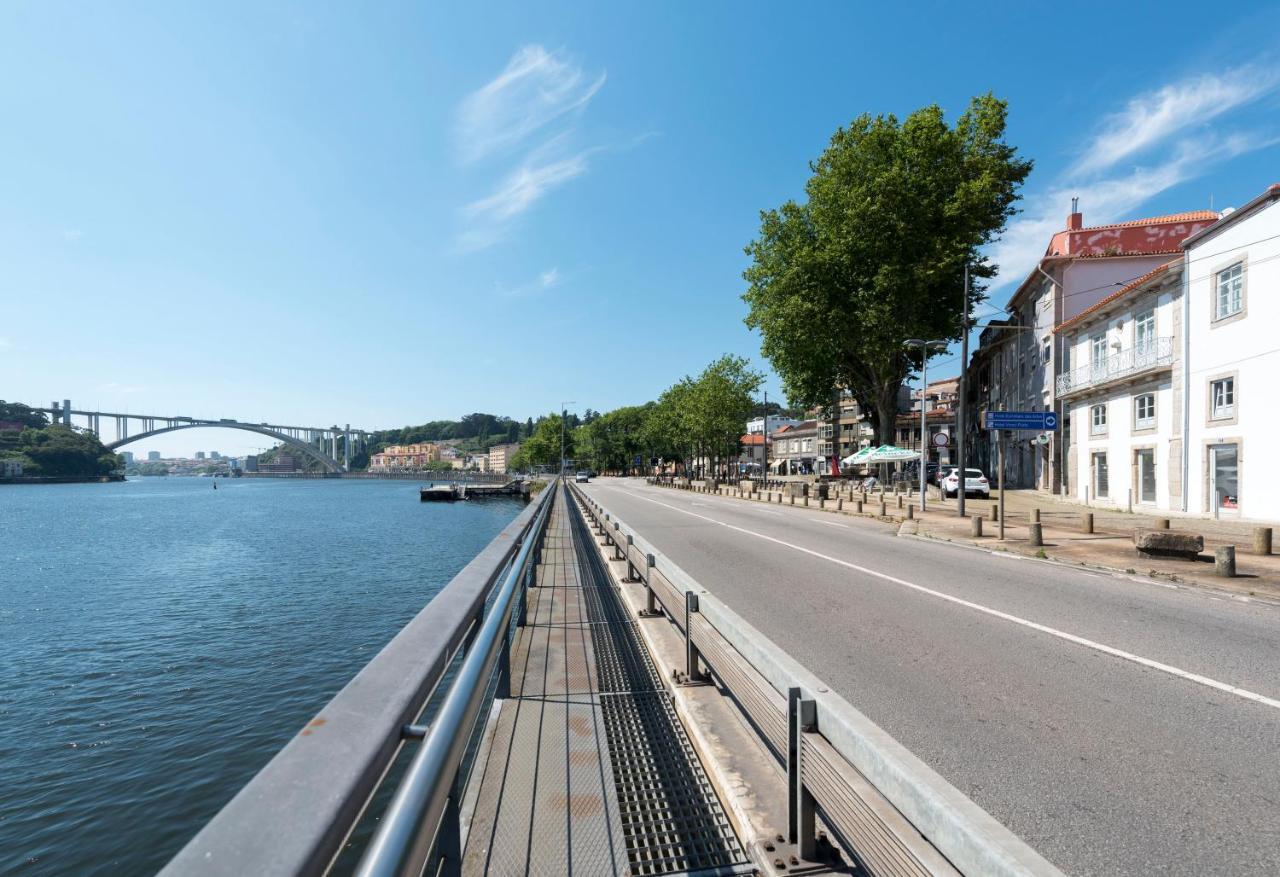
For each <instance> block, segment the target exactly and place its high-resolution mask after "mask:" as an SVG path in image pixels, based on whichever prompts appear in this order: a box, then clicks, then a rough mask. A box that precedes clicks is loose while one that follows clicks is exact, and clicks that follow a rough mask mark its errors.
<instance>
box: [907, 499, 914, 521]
mask: <svg viewBox="0 0 1280 877" xmlns="http://www.w3.org/2000/svg"><path fill="white" fill-rule="evenodd" d="M915 516H916V507H915V506H913V505H911V503H907V520H908V521H910V520H913V519H914V518H915Z"/></svg>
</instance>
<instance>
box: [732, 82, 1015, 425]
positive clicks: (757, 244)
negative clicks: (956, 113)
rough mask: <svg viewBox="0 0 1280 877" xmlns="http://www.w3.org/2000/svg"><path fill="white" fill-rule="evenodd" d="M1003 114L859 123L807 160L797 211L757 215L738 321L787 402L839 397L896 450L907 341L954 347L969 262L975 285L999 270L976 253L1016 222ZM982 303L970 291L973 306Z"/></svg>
mask: <svg viewBox="0 0 1280 877" xmlns="http://www.w3.org/2000/svg"><path fill="white" fill-rule="evenodd" d="M1006 116H1007V105H1006V103H1005V102H1004V101H1002V100H999V99H997V98H995V97H994V96H992V95H990V94H987V95H983V96H980V97H976V98H974V99H973V100H972V101H971V102H970V104H969V107H968V109H967V110H966V111H965V112H964V113H963V114H962V115H961V116H960V118H959V119H958V120H957V121H956V124H955V125H954V127H952V126H949V125H948V124H947V122H946V120H945V119H944V117H943V113H942V110H941V109H940V108H939V107H937V106H929V107H924V108H922V109H920V110H917V111H915V112H914V113H912V114H911V115H910V116H908V117H907V118H906V119H905V120H903V121H902V122H899V120H898V119H897V117H895V116H893V115H888V116H874V117H873V116H871V115H865V114H864V115H862V116H859V117H858V118H857V119H855V120H854V121H853V122H852V123H851V124H850V125H849V127H848V128H841V129H839V130H838V131H836V133H835V135H834V136H833V137H832V138H831V143H830V145H829V146H828V147H827V149H826V150H825V151H824V152H823V153H822V155H821V156H820V157H819V158H818V160H817V161H816V162H813V163H812V164H811V166H810V169H811V171H812V175H811V176H810V178H809V180H808V182H807V183H806V185H805V196H806V200H805V202H804V203H797V202H795V201H788V202H786V203H785V204H783V205H782V206H781V207H779V208H778V209H776V210H766V211H763V212H762V213H761V214H760V235H759V237H758V238H757V239H756V240H754V241H752V242H751V243H750V244H749V245H748V246H747V247H746V253H747V255H749V256H750V257H751V259H752V264H751V266H750V267H748V268H747V270H746V271H745V272H744V275H743V276H744V278H745V279H746V280H747V282H748V289H747V292H746V293H745V294H744V296H743V298H744V300H745V301H746V302H747V304H748V306H749V308H750V310H749V313H748V316H747V318H746V322H747V325H748V326H750V327H751V328H753V329H758V330H760V333H761V336H762V351H763V353H764V355H765V356H766V357H767V358H768V359H769V360H770V362H771V363H772V364H773V366H774V368H775V369H776V370H777V372H778V374H779V375H780V376H781V378H782V381H783V385H784V388H785V389H786V392H787V396H788V398H789V399H791V400H792V401H793V402H796V403H799V404H801V405H804V406H816V405H827V404H828V403H830V402H831V400H832V397H833V391H834V390H835V389H836V388H839V387H844V388H847V389H848V390H850V391H851V392H852V393H853V395H854V396H855V398H857V399H858V401H859V402H860V403H861V404H862V406H863V407H864V408H865V409H867V410H868V411H869V412H870V413H872V414H873V416H874V417H875V419H876V421H877V426H878V428H877V433H878V435H879V439H880V441H882V442H890V441H892V438H893V427H894V418H895V415H896V413H897V398H898V390H899V388H900V387H901V385H902V382H903V380H904V379H905V378H906V376H907V374H908V372H909V371H910V368H911V359H910V358H909V356H908V354H907V352H906V351H905V350H904V349H903V342H904V341H905V340H906V339H908V338H913V337H914V338H924V339H930V340H932V339H944V340H952V339H956V338H959V336H960V310H961V301H962V296H963V295H964V292H963V290H962V287H963V282H962V277H963V272H964V266H965V264H966V263H967V264H969V265H970V272H971V274H972V276H973V277H975V278H983V277H990V276H993V275H994V273H995V271H996V267H997V266H994V265H992V264H991V263H990V262H988V261H987V260H986V258H985V257H984V256H982V254H981V253H980V252H979V248H980V247H982V246H983V245H985V244H988V243H990V242H991V241H993V240H994V239H995V238H996V237H997V236H998V235H999V233H1000V232H1001V230H1002V229H1003V228H1004V226H1005V224H1006V222H1007V221H1008V220H1009V218H1010V217H1012V216H1013V215H1014V213H1015V212H1016V210H1015V208H1014V204H1015V202H1016V201H1017V199H1018V194H1017V190H1018V187H1019V186H1020V185H1021V184H1022V182H1023V180H1025V179H1026V176H1027V174H1028V173H1030V171H1031V162H1030V161H1027V160H1024V159H1021V158H1019V157H1018V156H1017V150H1016V149H1014V148H1013V147H1012V146H1009V145H1008V144H1007V143H1006V142H1005V140H1004V134H1005V125H1006ZM981 295H982V293H981V287H980V286H979V285H974V286H973V287H972V288H971V290H970V292H969V296H970V300H969V306H972V305H973V304H975V303H977V302H978V301H979V300H981ZM917 359H918V357H917Z"/></svg>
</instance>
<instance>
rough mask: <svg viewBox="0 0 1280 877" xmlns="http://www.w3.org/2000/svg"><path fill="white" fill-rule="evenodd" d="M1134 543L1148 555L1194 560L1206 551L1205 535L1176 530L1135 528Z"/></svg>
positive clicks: (1139, 550) (1141, 551)
mask: <svg viewBox="0 0 1280 877" xmlns="http://www.w3.org/2000/svg"><path fill="white" fill-rule="evenodd" d="M1133 545H1134V547H1135V548H1136V549H1137V550H1138V553H1139V554H1141V555H1144V556H1146V557H1181V558H1185V559H1186V560H1194V559H1195V558H1196V557H1197V556H1199V554H1200V552H1202V551H1204V537H1203V536H1197V535H1195V534H1193V533H1180V532H1177V531H1176V530H1141V529H1139V530H1134V531H1133Z"/></svg>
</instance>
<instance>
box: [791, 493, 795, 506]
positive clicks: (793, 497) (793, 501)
mask: <svg viewBox="0 0 1280 877" xmlns="http://www.w3.org/2000/svg"><path fill="white" fill-rule="evenodd" d="M791 504H792V505H795V504H796V495H795V494H794V493H793V494H791Z"/></svg>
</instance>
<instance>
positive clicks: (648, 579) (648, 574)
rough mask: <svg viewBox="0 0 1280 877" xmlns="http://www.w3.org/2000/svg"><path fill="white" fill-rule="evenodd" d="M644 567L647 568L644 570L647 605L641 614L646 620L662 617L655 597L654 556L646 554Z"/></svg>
mask: <svg viewBox="0 0 1280 877" xmlns="http://www.w3.org/2000/svg"><path fill="white" fill-rule="evenodd" d="M644 566H645V570H644V592H645V605H644V611H643V612H641V613H640V614H641V615H643V616H644V617H645V618H653V617H655V616H657V615H660V614H661V613H660V612H658V607H657V605H656V602H655V600H654V596H653V567H654V557H653V555H652V554H646V555H645V556H644Z"/></svg>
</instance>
